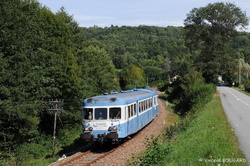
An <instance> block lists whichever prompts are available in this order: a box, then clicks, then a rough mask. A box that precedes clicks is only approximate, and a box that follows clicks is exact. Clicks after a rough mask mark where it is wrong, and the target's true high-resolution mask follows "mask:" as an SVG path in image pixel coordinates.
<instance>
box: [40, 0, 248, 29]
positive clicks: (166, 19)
mask: <svg viewBox="0 0 250 166" xmlns="http://www.w3.org/2000/svg"><path fill="white" fill-rule="evenodd" d="M38 1H39V2H40V3H41V4H42V5H45V6H47V7H48V8H49V9H50V10H51V11H52V12H54V13H56V12H57V11H58V10H60V8H61V7H64V8H65V9H66V12H67V13H69V14H70V15H73V17H74V19H75V21H77V22H78V24H79V26H81V27H93V26H98V27H110V26H111V25H113V26H123V25H125V26H139V25H148V26H159V27H167V26H184V25H183V22H184V20H185V18H186V16H187V14H188V13H189V12H190V11H191V10H192V9H193V8H199V7H205V6H207V5H208V4H209V3H215V2H230V3H234V4H235V5H236V6H237V7H239V8H240V9H241V10H242V11H243V12H246V14H247V16H248V17H250V0H234V1H232V0H219V1H218V0H38ZM244 31H247V32H250V26H248V29H247V30H244Z"/></svg>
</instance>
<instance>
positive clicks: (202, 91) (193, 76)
mask: <svg viewBox="0 0 250 166" xmlns="http://www.w3.org/2000/svg"><path fill="white" fill-rule="evenodd" d="M215 89H216V88H215V85H213V84H206V83H205V81H204V79H203V77H202V73H201V72H197V71H194V70H190V71H189V72H188V74H186V75H185V76H184V77H181V78H180V80H178V81H177V82H176V83H175V85H174V86H173V91H172V93H171V95H170V97H169V99H170V100H173V101H174V103H175V104H176V108H175V110H176V112H178V113H180V114H181V115H184V114H186V113H187V112H189V111H190V110H192V109H193V110H194V108H198V107H199V106H202V105H204V104H205V103H207V102H208V101H210V100H211V99H212V97H213V93H215Z"/></svg>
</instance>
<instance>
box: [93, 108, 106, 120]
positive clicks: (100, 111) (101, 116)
mask: <svg viewBox="0 0 250 166" xmlns="http://www.w3.org/2000/svg"><path fill="white" fill-rule="evenodd" d="M95 119H97V120H106V119H107V108H96V109H95Z"/></svg>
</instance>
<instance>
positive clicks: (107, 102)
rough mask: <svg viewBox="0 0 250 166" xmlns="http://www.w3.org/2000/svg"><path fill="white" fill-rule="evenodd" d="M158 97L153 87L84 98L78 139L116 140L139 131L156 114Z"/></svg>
mask: <svg viewBox="0 0 250 166" xmlns="http://www.w3.org/2000/svg"><path fill="white" fill-rule="evenodd" d="M157 99H158V95H157V92H156V91H155V90H152V89H142V88H140V89H134V90H129V91H122V92H121V93H117V92H116V93H111V94H107V95H101V96H94V97H90V98H87V99H85V100H84V101H83V111H82V125H83V133H82V134H81V138H82V139H84V140H85V141H90V140H93V141H98V142H100V143H103V142H105V141H110V142H118V141H119V140H121V139H123V138H126V137H128V136H129V135H131V134H134V133H136V132H138V131H139V130H140V129H142V128H143V127H145V126H146V125H147V124H148V123H149V122H150V121H152V120H153V119H154V118H155V117H156V115H157V114H158V102H157Z"/></svg>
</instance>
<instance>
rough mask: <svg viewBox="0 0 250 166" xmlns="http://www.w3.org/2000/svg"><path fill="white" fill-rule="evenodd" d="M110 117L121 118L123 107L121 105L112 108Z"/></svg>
mask: <svg viewBox="0 0 250 166" xmlns="http://www.w3.org/2000/svg"><path fill="white" fill-rule="evenodd" d="M109 119H121V108H119V107H115V108H110V109H109Z"/></svg>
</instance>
